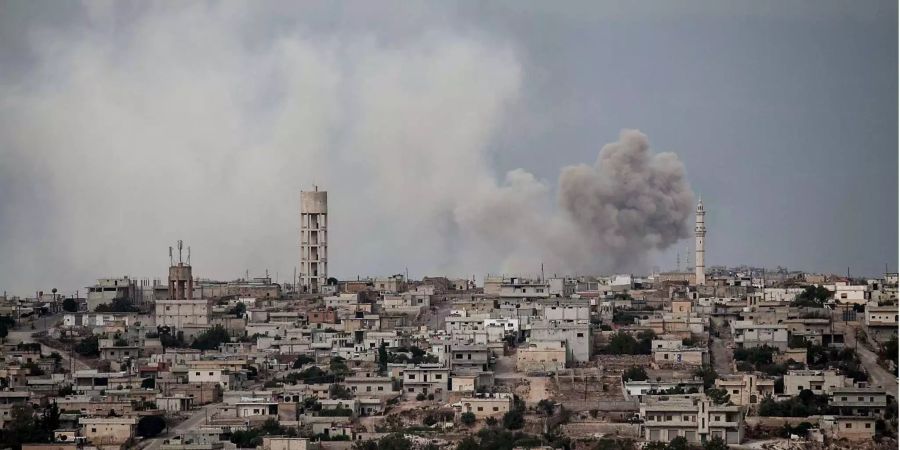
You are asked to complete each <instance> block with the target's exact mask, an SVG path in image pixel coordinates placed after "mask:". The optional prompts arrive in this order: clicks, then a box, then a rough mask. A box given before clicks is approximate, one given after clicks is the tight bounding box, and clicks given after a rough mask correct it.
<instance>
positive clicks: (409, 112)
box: [0, 3, 691, 294]
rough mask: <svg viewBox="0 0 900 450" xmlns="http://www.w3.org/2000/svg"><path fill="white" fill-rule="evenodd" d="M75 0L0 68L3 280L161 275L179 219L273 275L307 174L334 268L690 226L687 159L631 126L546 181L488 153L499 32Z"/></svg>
mask: <svg viewBox="0 0 900 450" xmlns="http://www.w3.org/2000/svg"><path fill="white" fill-rule="evenodd" d="M90 5H92V6H91V8H89V9H90V11H88V14H87V18H86V19H85V20H86V21H87V23H86V24H85V26H83V27H75V29H76V30H75V31H72V30H68V31H66V30H49V29H48V30H39V32H34V33H31V34H29V35H28V36H27V39H26V41H25V42H24V43H23V44H22V45H24V46H25V47H27V48H28V49H29V51H30V55H29V57H30V59H32V60H33V61H34V63H33V65H32V66H30V67H29V69H28V70H27V71H26V72H25V73H24V74H23V76H21V77H18V78H15V79H12V80H10V81H8V82H5V83H3V84H0V254H2V255H6V256H7V257H6V258H0V289H5V290H9V291H11V293H19V294H25V293H29V292H33V291H35V290H38V289H43V290H47V289H49V288H50V287H58V288H60V289H62V290H64V291H69V290H72V291H74V290H75V289H79V288H82V289H83V286H86V285H88V284H91V283H92V282H93V280H94V279H96V278H99V277H106V276H121V275H124V274H131V275H133V276H139V277H144V276H161V275H162V274H164V273H165V267H166V265H167V264H168V256H167V251H166V247H167V246H168V245H171V243H172V242H174V241H175V240H177V239H184V240H185V241H186V242H187V243H188V244H189V245H191V246H192V248H193V255H192V262H193V264H194V266H195V273H196V274H198V275H199V276H203V277H213V278H218V279H231V278H236V277H238V276H242V275H243V274H244V271H245V269H247V270H250V272H251V275H260V274H261V273H262V272H263V271H264V270H266V269H268V270H269V273H270V274H271V275H273V276H274V275H275V274H279V275H280V280H281V281H286V280H289V279H290V274H291V273H292V268H293V267H295V266H296V265H297V261H296V259H297V254H298V249H297V224H298V217H297V210H298V208H299V205H298V201H299V200H298V199H299V194H298V192H299V190H300V189H309V188H311V186H312V185H313V184H314V183H315V184H318V185H319V186H321V187H322V188H323V189H327V190H328V191H329V208H330V213H331V220H330V223H329V226H330V240H331V245H330V247H329V259H330V268H331V271H332V273H333V274H334V275H336V276H339V277H346V278H350V277H355V276H356V275H357V274H359V275H363V276H365V275H384V274H391V273H398V272H400V271H402V270H403V268H404V267H409V269H410V270H411V272H412V274H413V275H419V276H421V275H423V274H438V273H443V274H447V275H452V276H471V275H472V274H483V273H486V272H499V271H508V272H531V273H533V272H535V271H536V270H537V269H538V268H539V267H540V264H541V263H542V262H543V263H545V264H546V265H547V267H548V269H551V270H554V271H559V272H563V271H577V272H579V273H590V272H597V271H614V270H616V271H617V270H630V269H633V268H635V267H636V266H638V265H640V264H641V263H642V262H643V260H644V258H645V257H646V256H647V254H648V252H650V251H653V250H656V249H663V248H666V247H667V246H669V245H671V244H673V243H674V241H675V240H677V238H679V237H683V236H685V235H686V234H685V233H686V228H685V227H686V223H685V220H686V218H687V217H688V216H689V214H690V211H691V204H690V203H691V201H690V195H691V194H690V189H689V188H688V186H687V182H686V181H685V178H684V170H683V167H682V166H681V164H680V162H679V161H678V159H677V158H676V157H675V156H674V155H672V154H666V153H663V154H658V155H652V154H651V153H650V152H649V149H648V145H647V141H646V138H645V137H644V136H643V135H641V134H639V133H637V132H631V131H626V132H623V134H622V136H621V138H620V140H619V142H617V143H614V144H610V145H608V146H606V147H604V148H603V150H602V151H601V152H600V156H599V158H598V161H597V164H596V165H595V166H594V167H589V166H575V167H568V168H565V169H563V171H562V172H561V175H560V179H559V186H558V187H556V188H555V187H554V185H553V183H551V182H547V181H545V180H541V179H539V178H538V177H536V176H535V175H533V174H531V173H529V172H527V171H525V170H522V169H516V170H512V171H509V172H508V173H506V174H505V175H504V176H501V177H498V176H497V175H496V174H495V172H494V171H493V170H492V164H491V156H492V153H491V152H492V151H494V150H492V146H491V142H492V137H493V135H494V133H495V131H496V130H497V129H498V128H499V126H500V124H501V122H502V121H503V120H504V117H505V116H506V113H507V111H508V110H509V108H511V107H513V106H514V105H515V103H516V101H517V100H518V99H519V98H520V97H521V95H522V92H521V91H522V89H523V88H522V78H523V73H522V72H523V70H524V69H523V64H522V62H521V61H520V58H519V57H518V55H517V53H516V51H515V49H514V47H512V46H511V45H510V44H509V43H507V42H505V41H503V40H501V39H497V38H495V37H491V36H486V35H473V34H465V33H462V34H461V33H456V32H453V30H449V29H442V28H441V27H436V28H434V29H429V30H426V31H416V30H413V31H410V30H404V34H412V37H411V38H410V36H405V38H404V39H385V38H384V36H380V35H379V34H378V33H376V32H373V31H371V30H367V29H365V28H359V29H357V28H353V29H349V30H348V29H335V30H330V31H327V32H323V31H321V30H319V29H317V28H316V27H314V26H312V25H309V24H305V23H304V22H303V19H302V18H303V14H298V15H297V16H289V15H285V14H283V11H282V10H279V9H277V8H275V9H273V10H271V11H257V10H253V11H248V10H247V8H248V6H246V5H244V4H240V3H220V4H213V5H209V4H199V3H193V4H188V5H181V4H174V3H173V4H156V5H154V6H152V7H148V8H147V9H146V10H141V11H134V10H128V11H126V14H122V11H118V10H116V6H115V3H113V4H112V6H111V9H107V8H104V7H103V6H102V4H99V3H90ZM276 17H277V20H276V19H275V18H276ZM277 21H283V22H286V23H287V24H288V25H289V26H287V27H286V30H287V31H285V29H282V30H281V31H279V32H273V33H270V32H269V25H270V24H271V23H272V22H277ZM126 23H127V26H125V25H124V24H126ZM554 191H556V194H554Z"/></svg>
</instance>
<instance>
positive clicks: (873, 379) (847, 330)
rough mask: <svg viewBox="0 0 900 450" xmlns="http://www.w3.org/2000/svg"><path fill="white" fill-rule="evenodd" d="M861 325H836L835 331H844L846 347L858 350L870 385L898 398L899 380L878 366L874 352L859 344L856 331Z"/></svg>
mask: <svg viewBox="0 0 900 450" xmlns="http://www.w3.org/2000/svg"><path fill="white" fill-rule="evenodd" d="M858 327H859V325H858V324H855V323H852V322H848V323H847V326H846V327H845V326H844V325H843V324H837V323H836V324H835V330H838V329H842V330H844V341H845V345H846V346H847V347H850V348H855V349H856V354H857V355H858V356H859V360H860V362H862V365H863V367H865V368H866V371H867V372H869V383H870V384H872V385H876V386H881V387H883V388H884V389H885V390H886V391H887V393H888V394H891V395H893V396H894V398H896V397H897V378H896V377H894V375H893V374H892V373H890V372H888V371H887V370H886V369H885V368H884V367H881V366H880V365H878V355H877V354H875V353H874V352H873V351H872V350H869V348H868V347H867V346H866V345H864V344H863V343H862V342H857V340H856V330H857V329H858Z"/></svg>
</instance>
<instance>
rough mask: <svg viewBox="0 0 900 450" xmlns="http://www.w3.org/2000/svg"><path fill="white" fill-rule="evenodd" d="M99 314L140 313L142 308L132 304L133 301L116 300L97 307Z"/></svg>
mask: <svg viewBox="0 0 900 450" xmlns="http://www.w3.org/2000/svg"><path fill="white" fill-rule="evenodd" d="M94 311H97V312H140V308H138V307H136V306H134V305H132V304H131V300H128V299H127V298H115V299H113V301H112V302H110V303H107V304H103V305H97V307H96V308H94Z"/></svg>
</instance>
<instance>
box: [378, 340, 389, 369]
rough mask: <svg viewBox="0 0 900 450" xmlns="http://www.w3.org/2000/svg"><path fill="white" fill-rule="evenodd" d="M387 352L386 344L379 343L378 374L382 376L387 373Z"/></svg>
mask: <svg viewBox="0 0 900 450" xmlns="http://www.w3.org/2000/svg"><path fill="white" fill-rule="evenodd" d="M387 365H388V351H387V344H386V343H383V342H382V343H381V345H380V346H379V347H378V373H380V374H382V375H384V374H386V373H387Z"/></svg>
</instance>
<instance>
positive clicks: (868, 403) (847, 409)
mask: <svg viewBox="0 0 900 450" xmlns="http://www.w3.org/2000/svg"><path fill="white" fill-rule="evenodd" d="M828 406H829V407H830V408H832V409H834V410H835V411H836V412H837V413H838V415H842V416H866V417H882V416H883V415H884V413H885V410H886V408H887V393H886V392H885V391H884V389H879V388H863V387H840V388H835V389H832V390H831V395H830V396H829V397H828Z"/></svg>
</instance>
